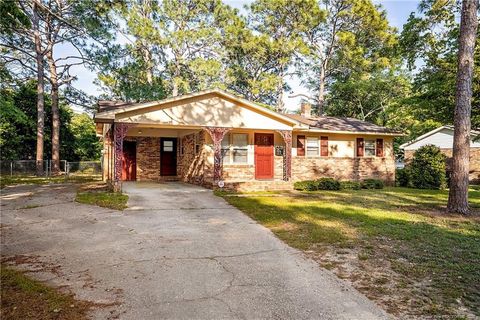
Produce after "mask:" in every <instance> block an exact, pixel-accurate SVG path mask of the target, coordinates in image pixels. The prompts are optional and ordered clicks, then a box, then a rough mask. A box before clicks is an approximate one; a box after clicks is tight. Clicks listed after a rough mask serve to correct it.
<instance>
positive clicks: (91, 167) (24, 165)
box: [0, 160, 102, 177]
mask: <svg viewBox="0 0 480 320" xmlns="http://www.w3.org/2000/svg"><path fill="white" fill-rule="evenodd" d="M52 163H53V162H52V160H42V161H36V160H11V161H0V175H1V176H35V175H37V171H38V169H39V168H41V170H40V172H41V175H42V176H45V177H50V176H54V175H55V176H59V175H65V176H66V177H70V176H101V175H102V163H101V161H74V162H70V161H67V160H61V161H60V170H59V171H58V172H53V170H52ZM37 165H38V166H37Z"/></svg>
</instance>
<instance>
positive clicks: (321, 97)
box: [317, 60, 327, 116]
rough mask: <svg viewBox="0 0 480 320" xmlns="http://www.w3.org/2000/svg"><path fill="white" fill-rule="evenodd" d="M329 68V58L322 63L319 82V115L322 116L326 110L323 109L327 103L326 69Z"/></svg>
mask: <svg viewBox="0 0 480 320" xmlns="http://www.w3.org/2000/svg"><path fill="white" fill-rule="evenodd" d="M326 68H327V60H325V61H324V62H323V63H322V67H321V68H320V77H319V79H318V80H319V84H318V96H317V103H318V108H317V113H318V115H319V116H322V115H323V113H324V112H325V110H323V108H324V105H325V69H326Z"/></svg>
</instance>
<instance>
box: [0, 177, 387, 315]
mask: <svg viewBox="0 0 480 320" xmlns="http://www.w3.org/2000/svg"><path fill="white" fill-rule="evenodd" d="M124 191H125V192H126V193H128V195H129V196H130V199H129V209H128V210H125V211H124V212H118V211H114V210H109V209H103V208H99V207H94V206H88V205H81V204H78V203H75V202H73V199H74V194H75V193H74V192H75V187H74V186H71V185H49V186H17V187H9V188H6V189H4V190H3V191H2V202H1V205H2V207H1V208H2V210H1V223H2V228H1V231H2V234H1V236H2V238H1V239H2V246H1V250H2V258H3V260H4V261H7V262H8V261H10V262H12V261H15V262H16V263H17V264H19V267H21V268H23V269H25V270H30V271H33V273H32V275H33V276H34V277H36V278H38V279H41V280H45V281H47V282H49V283H51V284H53V285H58V286H67V288H69V289H70V290H72V291H73V292H75V294H76V295H77V296H78V297H79V298H80V299H87V300H92V301H95V302H97V303H103V304H104V305H105V307H104V308H98V309H96V310H94V312H93V314H92V317H94V318H98V319H105V318H112V319H113V318H120V319H236V318H239V319H384V318H389V317H388V316H387V315H386V314H385V313H384V312H383V311H382V310H380V309H379V308H378V307H377V306H376V305H374V304H373V303H372V302H371V301H369V300H368V299H367V298H365V297H364V296H363V295H361V294H360V293H358V292H357V291H356V290H355V289H353V288H352V287H351V286H350V285H348V284H347V283H345V282H344V281H342V280H339V279H338V278H336V277H335V276H334V275H332V274H331V273H330V272H329V271H326V270H324V269H321V268H319V267H318V265H317V264H316V263H315V262H313V261H311V260H309V259H307V258H305V257H304V256H303V254H302V253H300V252H299V251H296V250H294V249H292V248H290V247H288V246H287V245H285V244H284V243H283V242H281V241H280V240H278V239H277V238H276V237H275V236H274V235H273V234H272V233H271V232H270V231H269V230H268V229H266V228H264V227H263V226H261V225H259V224H257V223H256V222H254V221H253V220H251V219H250V218H248V217H247V216H245V215H244V214H243V213H242V212H240V211H239V210H237V209H235V208H233V207H232V206H230V205H228V204H227V203H226V202H225V201H223V199H221V198H218V197H216V196H214V195H213V193H212V192H211V191H210V190H206V189H203V188H200V187H196V186H191V185H185V184H180V183H168V184H153V183H126V184H124Z"/></svg>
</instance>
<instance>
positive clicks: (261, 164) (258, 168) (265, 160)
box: [255, 133, 273, 179]
mask: <svg viewBox="0 0 480 320" xmlns="http://www.w3.org/2000/svg"><path fill="white" fill-rule="evenodd" d="M255 179H273V134H271V133H255Z"/></svg>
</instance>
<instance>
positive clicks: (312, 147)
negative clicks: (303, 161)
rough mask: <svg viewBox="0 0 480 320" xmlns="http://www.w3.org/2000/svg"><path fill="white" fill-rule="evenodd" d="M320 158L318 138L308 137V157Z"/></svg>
mask: <svg viewBox="0 0 480 320" xmlns="http://www.w3.org/2000/svg"><path fill="white" fill-rule="evenodd" d="M317 156H318V138H313V137H307V157H317Z"/></svg>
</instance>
